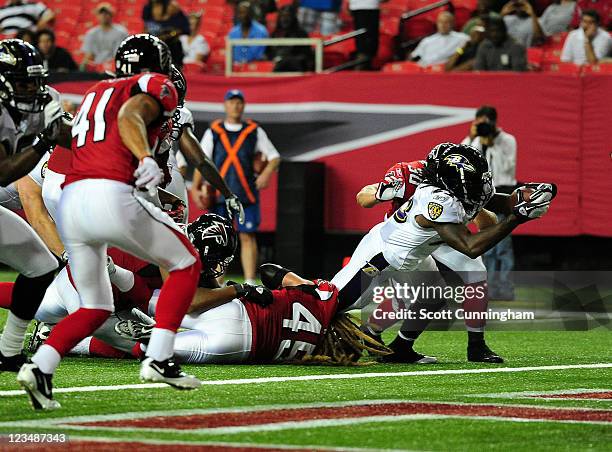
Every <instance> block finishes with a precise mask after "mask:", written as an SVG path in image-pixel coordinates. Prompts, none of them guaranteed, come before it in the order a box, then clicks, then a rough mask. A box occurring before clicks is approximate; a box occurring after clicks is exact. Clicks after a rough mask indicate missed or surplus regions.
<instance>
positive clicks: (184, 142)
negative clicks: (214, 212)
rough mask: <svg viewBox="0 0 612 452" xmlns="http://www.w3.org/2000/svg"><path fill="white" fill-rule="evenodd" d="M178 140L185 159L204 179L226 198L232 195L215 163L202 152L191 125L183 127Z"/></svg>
mask: <svg viewBox="0 0 612 452" xmlns="http://www.w3.org/2000/svg"><path fill="white" fill-rule="evenodd" d="M179 140H180V141H179V147H180V149H181V152H182V153H183V155H184V156H185V158H186V159H187V161H188V162H189V163H190V164H191V165H193V166H194V167H195V168H197V169H198V170H199V172H200V174H201V175H202V176H203V177H204V179H206V181H208V183H210V185H212V186H213V187H214V188H216V189H217V190H219V191H220V192H221V193H222V194H223V196H225V197H226V198H230V197H232V196H233V193H232V191H231V190H230V188H229V187H228V186H227V184H226V183H225V181H224V180H223V177H221V174H219V171H218V170H217V167H216V166H215V164H214V163H213V162H212V161H211V160H210V159H209V158H208V157H206V155H205V154H204V151H203V150H202V147H201V146H200V142H199V141H198V140H197V138H196V137H195V135H194V134H193V131H192V130H191V127H185V128H184V129H183V133H182V134H181V137H180V138H179Z"/></svg>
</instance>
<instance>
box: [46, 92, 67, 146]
mask: <svg viewBox="0 0 612 452" xmlns="http://www.w3.org/2000/svg"><path fill="white" fill-rule="evenodd" d="M43 116H44V122H43V124H44V127H45V129H44V131H43V133H44V135H45V137H46V138H47V139H48V140H55V139H56V138H57V135H58V134H59V131H60V125H61V119H62V106H61V105H60V103H59V102H58V101H56V100H51V101H50V102H49V103H48V104H47V105H45V109H44V110H43Z"/></svg>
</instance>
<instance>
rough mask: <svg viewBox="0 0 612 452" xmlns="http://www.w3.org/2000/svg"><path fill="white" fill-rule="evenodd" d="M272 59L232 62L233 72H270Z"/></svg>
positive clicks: (272, 64)
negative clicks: (240, 62) (243, 62)
mask: <svg viewBox="0 0 612 452" xmlns="http://www.w3.org/2000/svg"><path fill="white" fill-rule="evenodd" d="M273 69H274V62H273V61H253V62H252V63H245V64H234V72H272V70H273Z"/></svg>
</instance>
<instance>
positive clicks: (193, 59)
mask: <svg viewBox="0 0 612 452" xmlns="http://www.w3.org/2000/svg"><path fill="white" fill-rule="evenodd" d="M201 19H202V14H200V13H191V14H189V34H188V35H181V44H182V45H183V54H184V55H185V56H184V58H183V63H190V64H194V63H196V64H197V63H203V62H204V60H205V59H206V57H207V56H208V54H209V53H210V46H209V45H208V42H207V41H206V38H205V37H204V36H202V35H201V34H199V33H198V31H199V30H200V21H201Z"/></svg>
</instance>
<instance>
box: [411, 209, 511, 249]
mask: <svg viewBox="0 0 612 452" xmlns="http://www.w3.org/2000/svg"><path fill="white" fill-rule="evenodd" d="M416 221H417V223H418V224H419V226H421V227H424V228H433V229H435V230H436V232H437V233H438V234H439V235H440V238H441V239H442V240H444V242H446V243H447V244H448V245H449V246H450V247H452V248H454V249H456V250H457V251H459V252H460V253H463V254H465V255H466V256H468V257H470V258H471V259H476V258H477V257H478V256H481V255H482V254H484V253H485V252H486V251H488V250H490V249H491V248H493V247H494V246H495V245H496V244H497V243H499V242H500V241H501V240H502V239H503V238H504V237H506V236H507V235H508V234H510V233H511V232H512V230H513V229H514V228H516V227H517V226H518V225H519V224H521V220H520V219H519V218H518V217H517V216H516V215H514V214H510V215H508V216H507V217H505V218H504V219H503V220H501V221H500V222H499V223H497V224H495V225H493V226H490V227H488V228H485V229H483V230H481V231H479V232H477V233H475V234H472V233H471V232H470V230H469V229H468V228H467V227H466V226H465V225H463V224H457V223H435V222H433V221H430V220H427V219H426V218H425V217H423V216H422V215H418V216H417V217H416Z"/></svg>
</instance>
